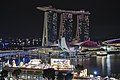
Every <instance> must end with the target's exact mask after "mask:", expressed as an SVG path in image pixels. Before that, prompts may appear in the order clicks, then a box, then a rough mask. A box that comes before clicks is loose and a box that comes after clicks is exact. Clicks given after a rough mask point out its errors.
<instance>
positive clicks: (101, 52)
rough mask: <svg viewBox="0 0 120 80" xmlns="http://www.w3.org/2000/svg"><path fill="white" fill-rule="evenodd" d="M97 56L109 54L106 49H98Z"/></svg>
mask: <svg viewBox="0 0 120 80" xmlns="http://www.w3.org/2000/svg"><path fill="white" fill-rule="evenodd" d="M97 56H107V52H106V51H97Z"/></svg>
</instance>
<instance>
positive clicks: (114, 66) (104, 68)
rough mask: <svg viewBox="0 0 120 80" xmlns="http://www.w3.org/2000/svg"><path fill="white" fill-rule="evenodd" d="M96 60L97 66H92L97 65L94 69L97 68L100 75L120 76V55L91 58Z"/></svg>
mask: <svg viewBox="0 0 120 80" xmlns="http://www.w3.org/2000/svg"><path fill="white" fill-rule="evenodd" d="M94 58H96V61H95V62H96V64H97V65H96V64H95V63H90V64H91V65H96V66H94V67H92V68H95V67H96V69H97V70H98V72H99V74H98V75H103V76H107V75H108V76H111V75H113V74H116V75H118V74H120V69H119V66H120V55H113V54H111V55H107V56H96V57H91V60H92V59H94Z"/></svg>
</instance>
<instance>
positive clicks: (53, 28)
mask: <svg viewBox="0 0 120 80" xmlns="http://www.w3.org/2000/svg"><path fill="white" fill-rule="evenodd" d="M47 18H48V21H47V26H48V33H49V34H48V45H51V44H53V43H54V42H56V41H57V13H55V12H52V11H49V12H48V15H47Z"/></svg>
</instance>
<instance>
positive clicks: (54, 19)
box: [37, 7, 90, 46]
mask: <svg viewBox="0 0 120 80" xmlns="http://www.w3.org/2000/svg"><path fill="white" fill-rule="evenodd" d="M37 9H39V10H42V11H44V27H43V38H42V46H48V45H51V44H53V43H54V42H56V41H57V40H58V38H59V39H61V38H62V37H65V40H66V41H67V42H71V41H72V40H73V39H74V38H76V39H77V40H79V41H85V40H88V39H89V14H90V13H89V12H88V11H84V10H81V11H71V10H61V9H55V8H52V7H37ZM58 14H60V20H58V17H59V15H58ZM73 15H74V16H73ZM75 16H76V17H75ZM73 17H75V18H76V20H75V22H74V19H75V18H73ZM58 22H59V23H60V25H58V24H57V23H58ZM75 24H76V25H75ZM58 28H59V30H58ZM58 31H59V32H58ZM58 33H59V34H58ZM74 34H75V35H74ZM74 36H75V37H74Z"/></svg>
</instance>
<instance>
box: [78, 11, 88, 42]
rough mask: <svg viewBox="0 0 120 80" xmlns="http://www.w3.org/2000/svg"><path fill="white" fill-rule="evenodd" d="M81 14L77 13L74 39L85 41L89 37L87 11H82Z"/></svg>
mask: <svg viewBox="0 0 120 80" xmlns="http://www.w3.org/2000/svg"><path fill="white" fill-rule="evenodd" d="M83 12H84V13H83V14H79V15H77V28H76V39H77V40H79V41H85V40H88V39H89V38H90V36H89V13H87V14H85V13H86V12H85V11H83Z"/></svg>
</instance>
